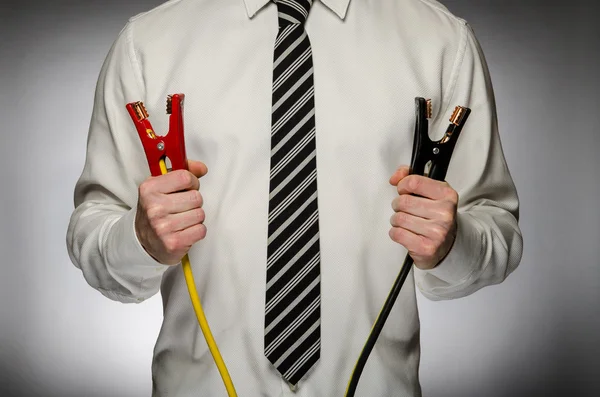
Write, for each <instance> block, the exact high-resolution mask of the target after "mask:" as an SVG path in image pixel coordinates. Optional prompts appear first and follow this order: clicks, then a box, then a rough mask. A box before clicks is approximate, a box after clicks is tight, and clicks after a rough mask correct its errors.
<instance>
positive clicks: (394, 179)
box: [390, 165, 409, 186]
mask: <svg viewBox="0 0 600 397" xmlns="http://www.w3.org/2000/svg"><path fill="white" fill-rule="evenodd" d="M408 173H409V167H408V165H401V166H400V167H398V169H397V170H396V172H394V175H392V176H391V178H390V185H394V186H396V185H397V184H398V182H400V181H401V180H402V179H404V178H405V177H406V176H408Z"/></svg>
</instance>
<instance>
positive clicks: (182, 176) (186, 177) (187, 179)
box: [177, 170, 192, 186]
mask: <svg viewBox="0 0 600 397" xmlns="http://www.w3.org/2000/svg"><path fill="white" fill-rule="evenodd" d="M177 177H178V178H179V181H180V182H181V184H182V185H184V186H191V185H192V174H191V173H190V172H188V171H186V170H177Z"/></svg>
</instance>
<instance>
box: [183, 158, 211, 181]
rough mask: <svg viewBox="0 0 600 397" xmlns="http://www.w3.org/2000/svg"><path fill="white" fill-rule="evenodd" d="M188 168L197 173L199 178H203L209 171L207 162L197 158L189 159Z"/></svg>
mask: <svg viewBox="0 0 600 397" xmlns="http://www.w3.org/2000/svg"><path fill="white" fill-rule="evenodd" d="M188 170H189V171H190V172H191V173H192V174H194V175H196V177H197V178H201V177H203V176H204V175H206V174H207V173H208V167H207V166H206V164H204V163H203V162H201V161H196V160H188Z"/></svg>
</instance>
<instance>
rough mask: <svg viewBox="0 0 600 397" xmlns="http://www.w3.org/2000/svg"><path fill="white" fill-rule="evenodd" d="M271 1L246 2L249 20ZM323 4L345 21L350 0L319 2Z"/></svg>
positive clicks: (252, 0) (322, 0) (254, 0)
mask: <svg viewBox="0 0 600 397" xmlns="http://www.w3.org/2000/svg"><path fill="white" fill-rule="evenodd" d="M269 1H271V0H244V3H245V4H246V13H247V14H248V18H252V17H253V16H254V15H255V14H256V13H257V12H258V10H260V9H261V8H263V7H264V6H265V5H267V3H268V2H269ZM319 1H320V2H321V3H323V4H325V5H326V6H327V8H329V9H330V10H331V11H333V12H335V13H336V14H337V16H338V17H340V19H344V18H345V17H346V11H347V10H348V3H350V0H319Z"/></svg>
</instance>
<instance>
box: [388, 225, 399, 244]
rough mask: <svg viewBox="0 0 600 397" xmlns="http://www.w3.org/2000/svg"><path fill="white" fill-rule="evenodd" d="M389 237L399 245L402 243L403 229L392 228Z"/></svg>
mask: <svg viewBox="0 0 600 397" xmlns="http://www.w3.org/2000/svg"><path fill="white" fill-rule="evenodd" d="M389 235H390V238H391V239H392V240H393V241H395V242H397V243H400V242H401V241H402V229H400V228H398V227H393V228H391V229H390V231H389Z"/></svg>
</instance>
